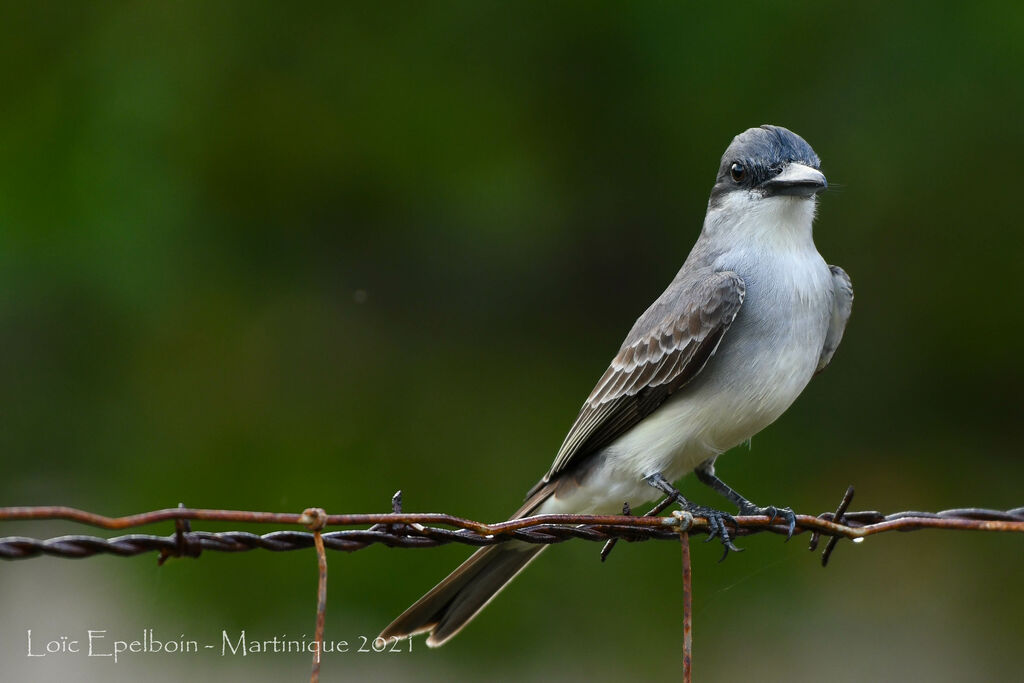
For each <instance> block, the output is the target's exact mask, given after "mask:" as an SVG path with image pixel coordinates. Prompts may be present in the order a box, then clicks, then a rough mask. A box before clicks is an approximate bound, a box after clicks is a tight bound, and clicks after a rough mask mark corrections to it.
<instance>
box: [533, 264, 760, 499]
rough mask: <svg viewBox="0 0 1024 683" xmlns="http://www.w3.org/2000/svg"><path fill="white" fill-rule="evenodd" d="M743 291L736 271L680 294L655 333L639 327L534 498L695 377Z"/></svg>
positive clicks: (715, 275)
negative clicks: (550, 483)
mask: <svg viewBox="0 0 1024 683" xmlns="http://www.w3.org/2000/svg"><path fill="white" fill-rule="evenodd" d="M745 292H746V290H745V287H744V284H743V280H742V279H740V277H739V276H738V275H736V273H733V272H731V271H726V272H719V273H711V274H709V275H708V276H706V277H704V278H701V279H699V280H697V281H696V282H695V283H694V284H693V285H692V286H691V287H689V288H688V289H687V290H686V291H684V292H681V293H678V294H676V295H675V296H680V297H681V299H682V301H681V303H680V304H679V305H677V306H674V307H673V310H672V312H671V313H668V314H666V315H665V316H664V318H663V319H662V320H661V321H660V322H658V323H656V324H655V325H653V326H652V329H650V330H647V331H646V332H641V333H640V334H636V328H634V333H631V334H630V336H629V337H627V339H626V343H625V344H623V346H622V348H621V349H620V350H619V353H618V354H617V355H616V356H615V358H614V359H613V360H612V363H611V366H610V367H609V368H608V370H607V371H606V372H605V373H604V375H603V376H602V377H601V379H600V380H599V381H598V383H597V386H596V387H594V390H593V391H592V392H591V394H590V396H589V397H588V398H587V401H586V403H584V404H583V408H582V409H581V410H580V414H579V416H578V417H577V418H576V422H575V423H573V425H572V428H570V430H569V433H568V434H567V435H566V437H565V441H564V442H563V443H562V447H561V448H560V449H559V450H558V455H556V456H555V461H554V463H553V464H552V465H551V469H550V470H548V473H547V474H546V475H544V478H543V479H541V481H540V482H538V483H537V485H536V486H535V487H534V488H533V489H532V490H531V492H530V493H531V494H532V493H533V492H535V491H537V490H539V489H540V488H541V487H542V486H543V485H544V484H546V483H547V482H549V481H550V480H551V478H552V477H555V476H556V475H558V474H561V473H562V472H564V471H566V469H568V468H569V467H570V466H571V465H573V464H574V463H576V462H579V460H580V458H582V457H584V456H586V455H589V454H591V453H594V452H595V451H597V450H599V449H600V448H602V447H604V446H606V445H608V444H609V443H611V442H612V441H614V440H615V439H616V438H618V437H619V436H621V435H622V434H623V433H625V432H626V431H628V430H629V429H630V428H632V427H633V426H634V425H636V424H637V423H638V422H640V420H642V419H644V418H645V417H647V416H648V415H650V414H651V413H652V412H654V410H655V409H657V408H658V407H659V406H660V405H661V404H662V403H664V402H665V401H666V400H667V399H668V397H669V396H671V395H672V394H673V393H675V392H676V391H679V390H680V389H681V388H683V387H684V386H685V385H686V384H687V382H689V381H690V380H692V379H693V378H694V377H696V376H697V374H698V373H699V372H700V371H701V369H703V367H704V365H705V364H706V363H707V362H708V359H709V358H711V356H712V354H714V352H715V350H716V349H717V348H718V344H719V343H720V342H721V341H722V337H723V336H724V335H725V333H726V331H727V330H728V329H729V326H730V325H731V324H732V321H733V320H735V319H736V314H737V313H739V310H740V306H741V305H742V304H743V296H744V294H745ZM655 306H657V304H656V305H655ZM651 310H656V308H655V307H654V306H652V309H651ZM643 320H644V318H641V321H643ZM638 326H641V327H642V325H641V324H640V321H638Z"/></svg>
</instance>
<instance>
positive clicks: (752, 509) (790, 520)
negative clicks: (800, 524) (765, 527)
mask: <svg viewBox="0 0 1024 683" xmlns="http://www.w3.org/2000/svg"><path fill="white" fill-rule="evenodd" d="M740 514H741V515H751V516H758V515H763V516H765V517H767V518H768V523H769V524H772V523H773V522H775V520H776V519H777V518H779V517H781V518H782V520H783V521H784V522H785V523H786V540H787V541H788V540H789V539H791V538H793V533H794V532H795V531H796V513H795V512H793V508H788V507H785V508H780V507H775V506H774V505H766V506H765V507H763V508H762V507H758V506H756V505H753V504H748V505H741V506H740Z"/></svg>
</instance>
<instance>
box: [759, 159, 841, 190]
mask: <svg viewBox="0 0 1024 683" xmlns="http://www.w3.org/2000/svg"><path fill="white" fill-rule="evenodd" d="M761 187H762V188H763V189H764V190H765V192H766V193H767V194H769V195H773V196H776V195H787V196H791V197H812V196H814V195H816V194H817V193H819V192H821V191H822V190H824V189H826V188H827V187H828V181H827V180H825V175H824V174H823V173H822V172H821V171H819V170H817V169H814V168H811V167H810V166H805V165H804V164H798V163H796V162H791V163H788V164H786V166H785V168H783V169H782V173H780V174H779V175H777V176H775V177H774V178H770V179H768V180H766V181H764V182H763V183H761Z"/></svg>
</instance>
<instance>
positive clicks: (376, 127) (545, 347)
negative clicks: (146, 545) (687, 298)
mask: <svg viewBox="0 0 1024 683" xmlns="http://www.w3.org/2000/svg"><path fill="white" fill-rule="evenodd" d="M2 14H3V20H2V22H0V59H2V62H3V65H4V66H3V69H2V70H0V79H2V83H0V89H2V93H3V96H2V98H0V231H2V242H0V340H2V350H3V352H2V354H0V378H2V381H0V453H2V454H3V455H2V457H3V460H2V463H3V465H2V477H0V504H6V505H31V504H65V505H73V506H77V507H81V508H86V509H89V510H93V511H97V512H102V513H106V514H111V515H120V514H127V513H133V512H139V511H143V510H148V509H154V508H158V507H165V506H172V505H175V504H177V503H178V502H179V501H183V502H185V503H186V504H188V505H190V506H196V507H221V508H243V509H257V510H259V509H262V510H277V511H299V510H301V509H303V508H305V507H307V506H311V505H318V506H322V507H324V508H326V509H327V510H328V511H331V512H370V511H386V510H387V509H388V508H389V498H390V496H391V494H392V493H393V492H394V491H395V490H396V489H399V488H401V489H403V490H404V491H405V504H406V509H407V510H411V511H445V512H451V513H454V514H459V515H463V516H467V517H471V518H475V519H481V520H498V519H503V518H504V517H505V516H506V515H507V514H508V513H509V512H511V511H512V510H513V509H515V508H516V507H517V506H518V504H519V503H520V501H521V499H522V494H523V493H524V492H525V490H526V489H527V488H529V487H530V486H531V485H532V484H533V483H534V482H535V481H536V480H537V478H538V477H539V476H540V475H541V474H542V473H543V472H544V471H545V469H546V468H547V467H548V465H549V463H550V461H551V458H552V456H553V454H554V451H555V450H556V449H557V447H558V445H559V443H560V442H561V439H562V437H563V435H564V433H565V430H566V429H567V428H568V426H569V424H570V423H571V421H572V419H573V417H574V416H575V414H576V411H577V409H578V407H579V404H580V402H581V401H582V399H583V398H584V397H585V396H586V394H587V393H588V392H589V391H590V389H591V387H592V386H593V383H594V381H595V380H596V379H597V377H598V376H599V375H600V374H601V372H602V371H603V370H604V368H605V367H606V364H607V362H608V360H609V359H610V358H611V356H612V355H613V353H614V352H615V350H616V349H617V347H618V344H619V343H620V341H621V339H622V337H623V336H624V335H625V333H626V331H627V330H628V329H629V326H630V325H631V324H632V322H633V320H634V319H635V318H636V316H637V315H638V314H639V313H640V312H642V311H643V309H644V308H645V307H646V306H647V304H648V303H649V302H650V301H651V300H652V299H653V298H654V297H655V296H657V295H658V294H659V293H660V292H661V290H662V288H663V287H664V286H665V285H666V284H667V282H668V281H669V280H670V279H671V277H672V276H673V275H674V274H675V272H676V270H677V269H678V267H679V265H680V264H681V263H682V261H683V259H684V258H685V256H686V254H687V252H688V250H689V248H690V245H691V244H692V242H693V240H694V239H695V237H696V236H697V233H698V231H699V229H700V225H701V220H702V218H703V214H704V208H705V205H706V202H707V194H708V191H709V189H710V187H711V185H712V183H713V179H714V175H715V171H716V169H717V165H718V160H719V157H720V155H721V153H722V151H723V150H724V148H725V146H726V145H727V144H728V142H729V141H730V140H731V138H732V136H733V135H735V134H737V133H739V132H741V131H742V130H744V129H746V128H748V127H750V126H755V125H759V124H762V123H776V124H780V125H784V126H786V127H789V128H791V129H793V130H794V131H796V132H798V133H799V134H801V135H802V136H804V137H805V138H806V139H807V140H808V141H809V142H810V143H811V144H812V145H813V146H814V148H815V150H816V151H817V152H818V154H819V155H820V156H821V158H822V159H823V168H824V170H825V172H826V173H827V175H828V177H829V180H830V182H831V183H832V187H833V189H831V190H830V191H829V192H828V193H827V194H826V195H825V196H824V197H823V198H822V201H821V203H820V212H819V220H818V223H817V225H816V239H817V243H818V246H819V248H820V250H821V251H822V253H823V254H824V255H825V257H826V259H827V260H828V261H829V262H831V263H838V264H841V265H842V266H843V267H845V268H846V270H847V271H848V272H849V273H850V274H851V276H852V278H853V281H854V286H855V289H856V295H857V303H856V306H855V310H854V315H853V318H852V320H851V322H850V326H849V327H848V329H847V335H846V340H845V341H844V343H843V346H842V348H841V349H840V350H839V352H838V354H837V356H836V358H835V362H834V363H833V364H832V366H831V367H830V368H829V370H828V372H826V373H825V374H823V375H822V376H820V377H819V378H817V379H816V380H815V381H814V382H813V383H812V384H811V386H810V387H809V388H808V389H807V391H806V392H805V393H804V395H803V397H802V398H801V399H800V400H799V401H798V402H797V403H796V404H795V405H794V406H793V408H791V409H790V411H789V412H788V413H787V414H786V415H785V416H784V417H783V418H782V419H780V420H779V422H778V423H777V424H776V425H774V426H772V427H771V428H769V429H768V430H766V431H765V432H764V433H762V434H761V435H758V436H757V437H756V438H755V439H754V440H753V444H752V448H751V449H750V450H749V451H748V450H747V449H746V448H745V447H744V448H740V449H737V450H736V452H734V453H730V454H729V455H727V456H725V457H723V459H722V460H721V461H720V463H719V472H720V473H721V474H722V475H723V477H725V478H726V479H727V480H728V481H729V482H730V483H732V485H734V486H735V487H737V488H738V489H739V490H740V491H743V492H746V493H747V494H748V495H750V496H751V497H752V498H753V499H755V500H757V501H762V502H770V503H776V504H779V505H787V504H788V505H792V506H793V507H794V508H797V509H798V510H799V511H801V512H808V513H818V512H821V511H824V510H828V509H832V508H834V507H835V505H836V503H837V502H838V500H839V498H840V496H841V494H842V492H843V490H844V489H845V487H846V486H847V485H848V484H851V483H852V484H855V485H856V486H857V490H858V495H857V499H856V500H855V502H854V506H853V507H854V508H855V509H879V510H882V511H886V512H891V511H896V510H900V509H928V510H931V509H942V508H948V507H957V506H968V505H976V506H984V507H995V508H1008V507H1014V506H1019V505H1024V486H1022V480H1024V459H1022V458H1021V456H1020V447H1019V436H1018V431H1019V426H1020V422H1021V420H1020V418H1021V400H1020V384H1021V376H1022V369H1024V363H1022V361H1021V343H1020V334H1021V332H1022V327H1024V313H1022V309H1021V306H1020V304H1019V302H1018V298H1019V297H1018V293H1017V289H1018V287H1017V284H1016V283H1017V277H1018V276H1019V274H1020V270H1021V266H1022V264H1024V239H1022V236H1021V228H1020V220H1019V212H1020V198H1019V195H1020V189H1019V187H1018V182H1017V179H1018V176H1019V175H1020V172H1019V169H1018V166H1019V164H1020V159H1021V158H1024V128H1022V127H1021V125H1020V118H1021V111H1022V107H1024V85H1022V69H1024V52H1022V50H1021V47H1020V45H1021V36H1022V35H1024V11H1022V10H1020V9H1018V8H1011V6H1010V5H1008V4H1005V3H956V4H950V5H948V6H945V7H940V6H938V5H928V6H922V5H912V4H909V3H908V4H906V5H894V4H892V3H856V4H855V5H852V4H851V5H845V6H843V5H839V4H838V3H812V2H801V3H787V4H779V3H770V4H769V3H763V4H760V3H759V4H745V3H728V4H727V5H722V6H721V7H718V8H716V7H710V6H698V5H696V4H692V5H691V4H686V5H684V4H681V3H646V4H643V5H641V4H639V3H634V4H624V3H608V4H599V3H582V2H580V3H548V4H542V3H532V4H530V3H527V4H523V3H473V2H463V3H386V4H379V5H377V4H374V5H370V4H366V5H363V6H357V5H355V4H347V5H342V4H335V3H325V4H302V5H297V6H296V5H290V6H286V5H285V4H269V3H268V4H261V3H242V2H236V3H228V2H218V3H147V4H135V3H102V4H101V3H96V4H77V3H5V5H4V6H3V11H2ZM684 491H685V492H687V493H692V494H693V496H694V497H695V498H697V499H698V500H700V501H702V502H708V503H711V502H716V500H715V498H714V497H713V496H709V495H707V494H706V493H705V492H704V491H702V490H701V489H700V488H699V487H695V486H694V484H693V483H692V482H690V481H686V482H684ZM197 527H198V528H203V529H216V528H226V527H224V526H220V527H217V526H216V525H206V524H201V525H197ZM169 528H170V527H169V525H163V526H161V527H159V528H155V529H153V531H156V532H159V533H166V532H167V531H168V530H169ZM82 531H84V529H82V528H81V527H78V526H75V525H68V524H34V525H27V524H21V525H16V524H5V525H3V527H2V529H0V533H2V534H3V535H8V534H14V533H24V534H27V535H37V536H45V535H49V534H56V533H78V532H82ZM805 541H806V537H800V538H797V539H794V541H793V542H791V543H789V544H783V543H782V541H781V539H779V538H777V537H771V536H763V537H757V538H750V539H745V540H743V541H742V545H743V546H744V547H745V548H746V549H747V552H745V553H742V554H739V555H735V556H732V557H730V558H729V560H728V561H727V562H725V563H723V564H717V563H716V561H717V559H718V556H719V547H718V546H717V544H712V545H707V546H702V545H696V546H695V552H694V563H695V564H694V576H695V598H694V603H695V610H696V623H695V680H700V681H732V680H738V679H739V678H740V677H741V676H742V677H745V678H746V679H747V680H766V681H819V680H836V681H865V680H886V681H901V680H934V681H961V680H992V681H1008V680H1021V675H1022V674H1021V673H1020V664H1019V662H1020V659H1019V652H1018V648H1019V645H1020V642H1021V636H1022V630H1021V621H1020V614H1021V613H1022V612H1024V589H1022V579H1024V571H1022V567H1024V564H1022V563H1024V542H1022V540H1021V539H1020V538H1017V537H1011V536H994V535H983V534H953V533H933V532H923V533H917V534H912V535H901V534H890V535H886V536H882V537H877V538H873V539H871V540H869V541H867V542H866V543H864V544H861V545H859V546H853V545H851V544H849V543H844V544H841V546H840V547H839V549H838V551H837V553H836V555H835V557H834V560H833V563H832V566H830V567H829V568H828V569H827V570H822V569H821V568H820V567H819V565H818V560H817V557H816V556H814V555H811V554H809V553H807V551H806V550H805ZM598 550H599V548H598V546H596V545H593V544H587V543H583V542H579V543H569V544H566V545H563V546H560V547H559V548H557V549H554V550H552V551H550V552H549V553H547V554H546V555H545V556H544V557H543V559H541V560H540V561H538V562H537V563H536V564H535V565H533V567H532V568H531V570H530V571H529V572H527V573H525V574H524V575H523V576H522V577H521V579H520V580H518V581H517V582H516V583H515V584H513V586H512V587H510V588H509V589H508V590H507V591H506V592H505V593H504V594H503V595H502V596H501V598H500V599H499V600H497V601H496V602H495V603H494V604H493V605H492V606H491V607H490V608H489V609H488V610H487V612H485V613H484V614H483V615H482V616H481V618H480V619H479V620H478V621H476V622H474V624H473V625H472V627H471V628H469V629H468V630H467V631H466V632H465V633H464V634H463V635H461V636H460V637H459V638H458V639H456V640H455V641H453V642H452V643H451V644H449V645H448V646H447V647H445V648H443V649H442V650H437V651H428V650H427V648H426V647H425V646H424V645H423V643H422V641H421V640H417V641H416V643H415V644H414V646H413V652H412V654H401V655H399V654H391V655H366V654H362V655H357V654H349V655H337V656H334V657H330V658H328V659H327V660H326V663H325V669H324V671H325V674H324V675H325V677H326V680H373V679H388V680H453V679H456V680H458V679H465V680H474V679H476V680H482V679H487V680H531V679H533V680H539V679H548V680H553V679H561V680H601V681H611V680H623V679H628V678H634V677H636V678H640V677H642V678H643V679H644V680H666V679H673V678H677V677H678V676H679V672H680V655H679V649H680V644H681V618H680V614H681V587H680V580H679V548H678V546H676V545H674V544H671V543H667V544H666V543H646V544H634V545H625V544H623V545H620V546H619V548H618V549H617V550H616V552H615V553H614V554H613V555H612V557H611V558H610V559H609V561H608V562H607V563H606V564H604V565H602V564H600V563H599V562H598ZM467 554H468V551H467V550H466V549H465V548H459V547H449V548H442V549H436V550H421V551H407V550H391V549H386V548H383V547H375V548H372V549H369V550H366V551H363V552H360V553H358V554H354V555H347V554H340V553H339V554H332V555H331V556H330V563H331V564H330V572H331V574H330V575H331V582H330V591H329V607H328V618H327V634H328V637H329V638H331V639H336V640H337V639H345V640H349V641H351V642H358V639H359V636H367V637H372V636H374V635H375V634H376V633H377V632H378V631H379V630H380V629H381V628H382V627H383V626H384V625H385V624H387V623H388V621H389V620H390V619H391V618H392V617H394V616H395V615H396V614H397V613H398V612H399V611H401V610H402V609H403V608H405V607H406V606H407V605H408V604H409V603H410V602H411V601H412V600H414V599H415V598H417V597H418V596H419V595H420V594H421V593H422V592H423V591H425V590H426V589H427V588H429V587H430V586H431V585H433V583H434V582H435V581H436V580H438V579H440V578H441V577H442V576H443V575H444V574H445V573H447V571H448V570H449V569H451V568H452V567H453V566H455V565H456V564H457V563H458V562H459V561H460V560H461V559H463V558H464V557H465V556H466V555H467ZM155 564H156V563H155V561H154V558H153V557H152V556H143V557H137V558H134V559H119V558H107V557H99V558H94V559H89V560H83V561H78V562H74V561H69V560H58V559H34V560H30V561H25V562H17V563H9V564H5V565H3V566H0V605H2V611H3V615H4V616H3V618H2V623H0V659H2V660H3V661H4V662H5V666H6V667H13V669H11V668H9V669H8V671H9V672H10V671H13V672H15V673H16V674H17V676H16V679H17V680H29V679H31V680H40V681H42V680H97V681H99V680H103V681H106V680H135V679H138V678H140V677H142V676H145V678H146V679H147V680H150V681H158V680H181V679H182V678H184V677H186V676H189V677H192V678H196V679H199V680H208V679H212V678H214V677H215V676H216V677H217V678H220V679H223V680H303V679H304V678H305V677H306V676H307V675H308V662H307V658H306V656H305V655H290V656H286V655H277V656H274V655H267V656H264V657H262V658H252V657H250V658H246V659H240V658H234V659H232V658H224V659H222V658H220V657H219V656H215V655H212V654H202V655H199V656H192V657H186V656H168V655H149V656H146V657H136V658H135V659H132V660H128V661H122V663H119V664H117V665H113V664H112V663H111V662H109V661H108V660H97V659H85V658H71V657H65V658H54V657H51V658H48V659H31V660H30V659H28V658H26V657H25V656H24V651H25V631H26V629H28V628H33V629H35V633H36V636H37V637H44V636H55V635H60V634H67V633H71V634H72V635H76V634H77V635H81V634H82V633H84V629H85V628H86V627H88V628H106V629H109V630H110V632H111V637H121V638H129V639H130V638H132V637H137V634H138V632H139V630H140V629H141V628H144V627H145V628H153V629H154V630H155V631H156V636H157V637H158V638H160V637H164V638H171V639H173V638H177V637H178V635H179V634H182V633H184V634H185V635H186V637H189V638H196V639H199V640H204V641H211V642H217V643H219V638H220V633H221V630H222V629H228V630H231V631H232V632H236V631H237V630H238V629H241V628H244V629H246V630H247V632H248V634H249V635H250V637H257V638H264V637H266V638H269V637H272V636H274V635H281V634H288V635H289V636H292V637H295V636H298V635H300V634H303V633H305V634H311V633H312V628H313V621H314V619H313V616H314V607H315V604H314V603H315V558H314V556H313V555H312V553H289V554H282V555H274V554H271V553H264V552H253V553H249V554H244V555H216V554H213V553H209V554H207V555H204V556H203V557H202V558H201V559H199V560H175V561H171V562H169V563H168V564H167V565H165V566H164V567H162V568H159V569H158V568H157V567H156V566H155ZM11 680H15V679H14V678H12V679H11Z"/></svg>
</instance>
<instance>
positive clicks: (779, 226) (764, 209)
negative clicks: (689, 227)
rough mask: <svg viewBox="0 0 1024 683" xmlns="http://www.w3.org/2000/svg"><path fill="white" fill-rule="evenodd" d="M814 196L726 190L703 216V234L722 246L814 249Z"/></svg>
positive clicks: (816, 203) (815, 207) (815, 201)
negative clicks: (765, 194) (771, 194)
mask: <svg viewBox="0 0 1024 683" xmlns="http://www.w3.org/2000/svg"><path fill="white" fill-rule="evenodd" d="M817 205H818V202H817V200H816V199H815V198H813V197H812V198H809V199H808V198H804V197H789V196H774V197H770V196H768V197H766V196H764V195H762V194H761V193H759V192H758V191H756V190H755V191H751V192H729V193H728V194H726V195H724V196H723V197H722V198H721V201H720V202H719V203H718V204H717V205H716V206H714V207H710V208H709V209H708V213H707V216H706V217H705V219H704V233H705V236H706V238H707V239H709V240H710V241H712V242H713V243H714V244H716V245H719V246H722V247H725V248H726V249H728V248H729V247H743V246H747V247H749V246H753V245H758V246H760V247H762V248H774V249H782V250H803V249H806V248H808V247H810V248H811V249H814V236H813V231H812V228H811V226H812V224H813V223H814V214H815V211H816V209H817Z"/></svg>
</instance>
